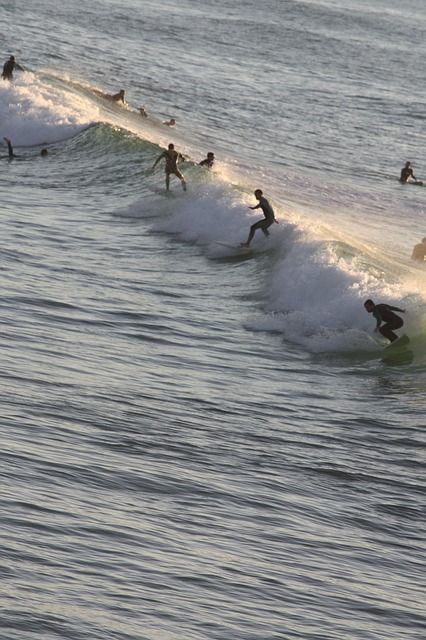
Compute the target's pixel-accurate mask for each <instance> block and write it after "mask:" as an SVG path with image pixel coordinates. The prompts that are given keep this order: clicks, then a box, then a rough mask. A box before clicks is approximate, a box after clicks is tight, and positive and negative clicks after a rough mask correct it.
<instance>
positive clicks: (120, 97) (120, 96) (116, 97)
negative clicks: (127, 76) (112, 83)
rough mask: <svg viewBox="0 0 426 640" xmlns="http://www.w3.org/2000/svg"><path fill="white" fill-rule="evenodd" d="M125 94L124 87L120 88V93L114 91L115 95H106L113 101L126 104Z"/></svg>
mask: <svg viewBox="0 0 426 640" xmlns="http://www.w3.org/2000/svg"><path fill="white" fill-rule="evenodd" d="M124 94H125V91H124V89H120V91H119V92H118V93H114V94H113V95H108V94H107V95H106V96H105V97H106V98H107V100H112V102H122V103H123V104H125V100H124Z"/></svg>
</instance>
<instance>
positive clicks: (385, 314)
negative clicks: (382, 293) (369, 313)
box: [373, 304, 404, 342]
mask: <svg viewBox="0 0 426 640" xmlns="http://www.w3.org/2000/svg"><path fill="white" fill-rule="evenodd" d="M394 311H399V312H400V313H404V310H403V309H398V307H391V305H390V304H376V305H375V307H374V310H373V316H374V317H375V318H376V321H377V325H376V329H378V330H379V331H380V333H381V334H382V336H384V337H385V338H388V340H390V341H391V342H393V341H394V340H396V339H397V338H398V336H397V335H396V333H394V332H393V331H394V329H400V328H401V327H402V325H403V324H404V321H403V319H402V318H400V317H399V316H397V315H396V314H395V313H393V312H394ZM382 322H384V323H385V324H384V325H383V326H382V327H381V326H380V325H381V324H382Z"/></svg>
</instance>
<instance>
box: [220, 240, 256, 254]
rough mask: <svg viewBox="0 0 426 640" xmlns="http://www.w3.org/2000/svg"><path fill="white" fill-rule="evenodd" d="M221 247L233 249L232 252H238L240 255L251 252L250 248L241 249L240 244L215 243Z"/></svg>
mask: <svg viewBox="0 0 426 640" xmlns="http://www.w3.org/2000/svg"><path fill="white" fill-rule="evenodd" d="M215 244H218V245H219V246H221V247H226V248H227V249H234V251H239V252H241V253H247V252H248V251H251V249H250V247H242V246H241V245H240V244H231V243H230V242H218V241H217V242H216V243H215Z"/></svg>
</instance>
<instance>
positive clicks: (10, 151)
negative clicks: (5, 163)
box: [3, 138, 16, 158]
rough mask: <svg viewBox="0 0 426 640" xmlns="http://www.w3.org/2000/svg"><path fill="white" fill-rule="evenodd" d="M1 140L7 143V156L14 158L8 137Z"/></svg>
mask: <svg viewBox="0 0 426 640" xmlns="http://www.w3.org/2000/svg"><path fill="white" fill-rule="evenodd" d="M3 140H4V141H5V142H6V144H7V150H8V152H9V158H16V156H15V154H14V153H13V147H12V143H11V141H10V139H9V138H3Z"/></svg>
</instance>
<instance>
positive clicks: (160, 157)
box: [152, 151, 166, 171]
mask: <svg viewBox="0 0 426 640" xmlns="http://www.w3.org/2000/svg"><path fill="white" fill-rule="evenodd" d="M165 153H166V152H165V151H163V153H161V154H160V155H159V156H158V158H157V160H156V161H155V162H154V164H153V165H152V171H154V169H155V167H156V166H157V164H158V163H159V162H160V160H161V159H162V158H164V155H165Z"/></svg>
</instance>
